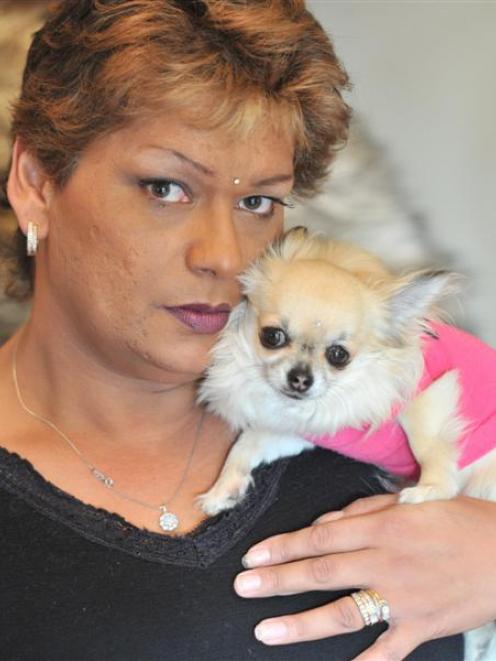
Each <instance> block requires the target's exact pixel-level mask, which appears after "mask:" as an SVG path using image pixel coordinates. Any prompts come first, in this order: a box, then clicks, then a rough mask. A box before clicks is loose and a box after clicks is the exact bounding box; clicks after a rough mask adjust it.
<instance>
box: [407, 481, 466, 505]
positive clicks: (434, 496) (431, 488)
mask: <svg viewBox="0 0 496 661" xmlns="http://www.w3.org/2000/svg"><path fill="white" fill-rule="evenodd" d="M454 496H456V490H454V489H451V488H449V487H445V486H439V485H436V484H418V485H417V486H416V487H407V488H406V489H402V490H401V491H400V495H399V502H400V503H409V504H411V505H413V504H415V503H425V502H427V501H429V500H449V499H450V498H454Z"/></svg>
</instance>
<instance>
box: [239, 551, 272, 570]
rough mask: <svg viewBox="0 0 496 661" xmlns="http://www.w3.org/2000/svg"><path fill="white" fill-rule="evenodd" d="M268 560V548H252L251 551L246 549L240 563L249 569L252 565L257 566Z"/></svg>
mask: <svg viewBox="0 0 496 661" xmlns="http://www.w3.org/2000/svg"><path fill="white" fill-rule="evenodd" d="M269 561H270V551H269V549H254V550H253V551H248V553H247V554H246V555H244V556H243V557H242V558H241V564H242V565H243V567H245V568H246V569H251V568H252V567H258V566H259V565H264V564H266V563H267V562H269Z"/></svg>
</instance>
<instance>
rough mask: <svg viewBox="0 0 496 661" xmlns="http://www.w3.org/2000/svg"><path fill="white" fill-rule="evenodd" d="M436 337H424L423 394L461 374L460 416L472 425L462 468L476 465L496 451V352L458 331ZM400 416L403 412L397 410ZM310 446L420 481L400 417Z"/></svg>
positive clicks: (435, 327) (436, 330) (439, 327)
mask: <svg viewBox="0 0 496 661" xmlns="http://www.w3.org/2000/svg"><path fill="white" fill-rule="evenodd" d="M429 326H430V328H431V330H432V332H433V336H431V335H429V334H425V335H424V336H423V337H422V343H423V354H424V372H423V375H422V378H421V379H420V381H419V385H418V387H417V392H420V391H421V390H423V389H425V388H426V387H427V386H428V385H429V384H431V383H432V382H433V381H435V380H436V379H438V378H439V377H440V376H442V375H443V374H444V373H445V372H447V371H449V370H452V369H457V370H458V380H459V383H460V386H461V399H460V407H459V413H460V414H461V416H462V417H463V418H464V419H465V420H466V421H467V422H468V425H467V428H466V431H465V433H464V434H463V436H462V438H461V439H460V456H459V460H458V466H459V468H464V467H465V466H467V465H468V464H471V463H472V462H474V461H476V460H477V459H479V458H480V457H482V456H483V455H485V454H486V453H487V452H489V451H490V450H492V449H493V448H494V447H496V351H495V350H494V349H492V348H491V347H489V346H487V345H486V344H484V343H483V342H481V341H480V340H479V339H477V338H476V337H473V336H472V335H469V334H468V333H465V332H463V331H461V330H460V329H458V328H454V327H453V326H448V325H446V324H441V323H430V324H429ZM394 410H395V412H396V415H397V413H398V409H394ZM309 440H311V441H312V443H315V444H316V445H319V446H321V447H323V448H327V449H329V450H335V451H336V452H339V453H341V454H344V455H346V456H348V457H352V458H353V459H357V460H359V461H363V462H366V463H371V464H375V465H377V466H380V467H381V468H384V469H385V470H387V471H389V472H391V473H393V474H396V475H401V476H404V477H406V478H411V479H415V478H417V477H418V475H419V466H418V464H417V462H416V461H415V458H414V456H413V454H412V452H411V450H410V447H409V445H408V439H407V436H406V434H405V432H404V431H403V429H402V427H401V426H400V424H399V423H398V421H397V419H396V417H395V414H394V413H393V414H392V416H391V418H390V419H389V420H387V421H386V422H384V423H383V424H382V425H381V426H380V427H379V428H378V429H376V430H375V431H373V432H370V429H369V427H367V426H366V427H363V428H362V429H354V428H351V427H348V428H346V429H343V430H342V431H340V432H338V433H337V434H334V435H333V436H321V437H312V438H310V439H309Z"/></svg>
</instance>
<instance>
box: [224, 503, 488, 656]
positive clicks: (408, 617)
mask: <svg viewBox="0 0 496 661" xmlns="http://www.w3.org/2000/svg"><path fill="white" fill-rule="evenodd" d="M494 549H496V504H495V503H492V502H488V501H483V500H476V499H473V498H467V497H459V498H456V499H454V500H449V501H437V502H428V503H422V504H418V505H398V504H397V502H396V496H392V495H386V496H374V497H370V498H365V499H361V500H358V501H356V502H355V503H353V504H352V505H350V506H349V507H347V508H346V509H345V510H344V511H343V513H338V512H334V513H330V514H328V515H325V516H324V517H321V518H320V519H319V520H318V524H317V523H314V525H312V526H310V527H308V528H304V529H302V530H298V531H296V532H293V533H286V534H282V535H276V536H274V537H271V538H269V539H266V540H264V541H263V542H260V543H259V544H257V545H255V546H253V547H252V548H251V549H250V550H249V551H248V553H247V554H246V556H245V558H244V564H245V566H246V567H249V568H250V570H249V571H246V572H243V573H241V574H239V575H238V576H237V578H236V581H235V589H236V591H237V593H238V594H239V595H241V596H243V597H267V596H273V595H285V594H292V593H297V592H306V591H311V590H336V589H347V588H349V589H355V588H372V589H374V590H376V591H377V592H378V593H379V594H380V595H381V596H382V597H384V598H385V599H387V600H388V602H389V604H390V607H391V621H390V626H389V628H388V630H387V631H386V632H385V633H384V634H383V635H382V636H380V637H379V638H378V639H377V641H376V643H375V644H374V645H373V646H372V647H370V648H369V649H368V650H366V651H365V652H363V653H362V654H360V656H359V657H357V660H356V661H358V659H359V660H360V661H377V659H379V658H380V659H381V660H383V659H384V660H386V659H387V660H388V661H389V660H393V659H394V660H397V659H398V660H399V659H403V658H405V656H407V655H408V654H409V653H410V652H411V651H412V650H414V649H415V648H416V647H418V646H419V645H420V644H421V643H423V642H425V641H427V640H431V639H434V638H440V637H443V636H448V635H451V634H455V633H460V632H462V631H466V630H469V629H473V628H476V627H478V626H480V625H483V624H485V623H487V622H489V621H491V620H493V619H495V618H496V561H495V555H494ZM264 558H265V559H264ZM253 567H257V569H256V570H253V569H251V568H253ZM257 578H258V579H259V581H260V586H259V587H258V588H252V589H251V590H248V589H247V588H246V587H245V585H246V582H247V579H250V580H251V582H252V583H254V582H256V579H257ZM269 625H270V626H269ZM362 627H363V621H362V618H361V615H360V613H359V611H358V608H357V606H356V605H355V603H354V602H353V600H352V599H351V598H350V597H343V598H341V599H338V600H337V601H335V602H333V603H330V604H328V605H326V606H322V607H320V608H316V609H313V610H310V611H305V612H302V613H298V614H295V615H291V616H284V617H279V618H278V617H274V618H271V619H269V620H263V621H262V622H261V623H259V624H258V625H257V627H256V629H255V635H256V637H257V638H258V639H259V640H261V641H262V642H264V643H267V644H270V645H278V644H288V643H293V642H299V641H304V640H314V639H318V638H324V637H327V636H334V635H338V634H343V633H347V632H351V631H356V630H358V629H361V628H362ZM269 630H272V631H273V632H277V633H278V635H277V636H275V635H274V636H271V637H269V636H268V634H267V632H268V631H269Z"/></svg>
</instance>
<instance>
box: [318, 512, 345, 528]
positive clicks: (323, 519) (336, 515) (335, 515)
mask: <svg viewBox="0 0 496 661" xmlns="http://www.w3.org/2000/svg"><path fill="white" fill-rule="evenodd" d="M343 516H344V512H343V511H342V510H338V511H337V512H329V513H328V514H323V515H322V516H319V518H318V519H315V521H313V522H312V526H315V525H320V524H321V523H329V522H330V521H337V520H338V519H341V518H342V517H343Z"/></svg>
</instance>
